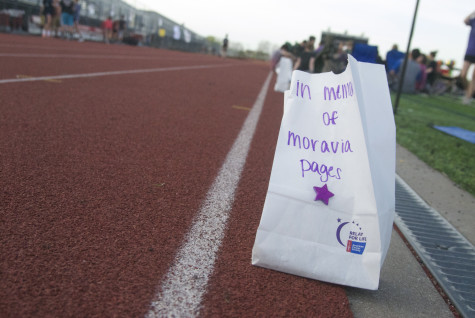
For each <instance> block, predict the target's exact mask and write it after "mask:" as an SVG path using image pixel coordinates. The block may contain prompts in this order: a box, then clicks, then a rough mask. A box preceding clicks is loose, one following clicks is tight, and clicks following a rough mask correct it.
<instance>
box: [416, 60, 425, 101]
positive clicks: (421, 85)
mask: <svg viewBox="0 0 475 318" xmlns="http://www.w3.org/2000/svg"><path fill="white" fill-rule="evenodd" d="M417 63H419V67H420V69H421V74H420V77H419V78H418V79H417V80H416V91H417V92H418V93H423V92H425V91H426V90H425V89H426V83H427V66H426V64H427V57H426V56H425V54H421V55H420V56H419V57H418V58H417Z"/></svg>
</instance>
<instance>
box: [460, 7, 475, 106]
mask: <svg viewBox="0 0 475 318" xmlns="http://www.w3.org/2000/svg"><path fill="white" fill-rule="evenodd" d="M464 22H465V24H466V25H468V26H470V27H471V28H472V29H471V30H470V35H469V37H468V44H467V50H466V51H465V57H464V62H463V67H462V72H461V74H460V77H461V79H462V81H463V82H464V83H465V84H466V90H465V96H464V98H463V103H464V104H465V105H468V104H470V103H471V102H472V100H473V98H472V94H473V93H474V91H475V68H474V69H473V73H472V79H471V80H470V82H467V72H468V69H469V68H470V66H471V65H472V64H475V11H474V12H472V14H470V15H469V16H468V17H466V18H465V20H464Z"/></svg>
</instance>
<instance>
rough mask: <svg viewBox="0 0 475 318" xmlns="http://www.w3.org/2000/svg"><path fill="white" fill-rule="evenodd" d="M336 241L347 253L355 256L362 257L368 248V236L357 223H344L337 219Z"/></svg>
mask: <svg viewBox="0 0 475 318" xmlns="http://www.w3.org/2000/svg"><path fill="white" fill-rule="evenodd" d="M337 221H338V227H337V229H336V240H337V241H338V243H340V245H341V246H343V247H345V248H346V251H347V252H349V253H353V254H359V255H362V254H363V252H364V249H365V247H366V239H367V238H366V235H365V234H364V231H363V228H362V226H361V225H360V224H359V222H357V221H351V222H344V221H343V220H342V219H341V218H338V219H337Z"/></svg>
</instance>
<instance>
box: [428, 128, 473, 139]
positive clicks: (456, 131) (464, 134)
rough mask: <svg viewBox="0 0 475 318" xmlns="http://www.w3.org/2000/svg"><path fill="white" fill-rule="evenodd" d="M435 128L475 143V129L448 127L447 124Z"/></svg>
mask: <svg viewBox="0 0 475 318" xmlns="http://www.w3.org/2000/svg"><path fill="white" fill-rule="evenodd" d="M434 128H435V129H437V130H440V131H443V132H444V133H446V134H449V135H451V136H454V137H457V138H460V139H463V140H465V141H468V142H470V143H472V144H475V131H470V130H467V129H463V128H460V127H447V126H435V125H434Z"/></svg>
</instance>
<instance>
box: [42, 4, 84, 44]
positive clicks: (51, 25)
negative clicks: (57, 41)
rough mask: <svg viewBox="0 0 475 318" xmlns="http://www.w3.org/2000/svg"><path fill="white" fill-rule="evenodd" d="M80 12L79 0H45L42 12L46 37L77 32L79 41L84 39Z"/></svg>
mask: <svg viewBox="0 0 475 318" xmlns="http://www.w3.org/2000/svg"><path fill="white" fill-rule="evenodd" d="M80 12H81V5H80V4H79V0H43V4H42V6H41V14H42V16H43V17H44V23H43V31H42V36H43V37H44V38H47V37H54V36H58V35H62V36H67V37H72V36H73V35H74V33H77V34H78V35H79V41H83V37H82V35H81V32H80V31H79V16H80Z"/></svg>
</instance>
